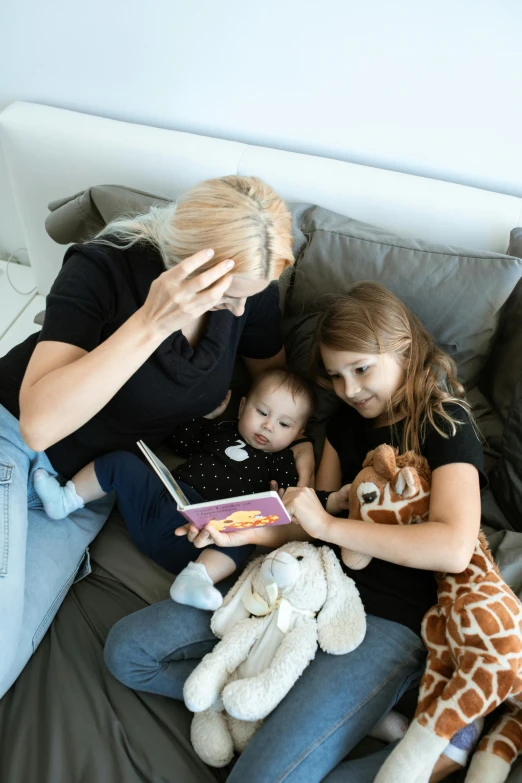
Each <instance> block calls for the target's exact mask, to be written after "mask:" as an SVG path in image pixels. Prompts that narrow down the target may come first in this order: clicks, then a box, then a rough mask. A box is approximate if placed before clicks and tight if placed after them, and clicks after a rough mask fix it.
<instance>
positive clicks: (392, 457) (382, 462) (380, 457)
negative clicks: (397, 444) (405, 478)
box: [371, 443, 397, 481]
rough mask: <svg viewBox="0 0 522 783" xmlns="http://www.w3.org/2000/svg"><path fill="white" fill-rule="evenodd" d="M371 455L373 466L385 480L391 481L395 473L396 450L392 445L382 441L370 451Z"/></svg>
mask: <svg viewBox="0 0 522 783" xmlns="http://www.w3.org/2000/svg"><path fill="white" fill-rule="evenodd" d="M371 453H372V455H373V467H374V468H375V470H376V471H377V473H378V474H379V476H382V477H383V478H385V479H386V480H387V481H393V479H394V478H395V475H396V473H397V461H396V450H395V449H394V448H392V446H388V444H386V443H383V444H382V445H381V446H378V447H377V448H376V449H375V450H374V451H372V452H371Z"/></svg>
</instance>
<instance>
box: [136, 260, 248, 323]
mask: <svg viewBox="0 0 522 783" xmlns="http://www.w3.org/2000/svg"><path fill="white" fill-rule="evenodd" d="M213 255H214V251H213V250H200V252H199V253H196V254H195V255H193V256H190V257H189V258H185V259H184V260H183V261H180V263H179V264H176V266H174V267H172V269H168V270H167V271H166V272H163V273H162V274H161V275H159V277H157V278H156V279H155V280H154V282H153V283H152V285H151V287H150V290H149V293H148V296H147V299H146V300H145V303H144V304H143V306H142V307H141V308H140V310H139V311H138V312H139V313H140V314H141V316H142V318H143V319H144V321H145V323H146V324H147V325H148V326H152V327H153V329H154V331H155V332H156V333H157V332H159V333H160V334H161V335H163V336H164V338H167V337H169V335H171V334H172V333H173V332H177V331H178V329H182V328H183V327H184V326H186V325H187V324H189V323H191V322H192V321H195V320H196V319H197V318H199V317H200V316H201V315H203V313H206V312H207V311H208V310H211V309H212V308H213V307H215V305H217V304H218V302H219V301H220V299H221V298H222V297H223V294H224V293H225V291H226V290H227V288H228V287H229V285H230V283H231V282H232V275H230V274H229V272H230V270H231V269H232V267H233V266H234V262H233V261H232V260H227V261H220V263H219V264H216V265H215V266H212V267H210V269H206V270H205V271H204V272H202V273H201V274H199V275H197V276H196V277H191V275H192V274H193V273H194V272H196V271H197V270H198V269H199V267H200V266H203V265H204V264H208V262H209V261H210V259H211V258H212V256H213Z"/></svg>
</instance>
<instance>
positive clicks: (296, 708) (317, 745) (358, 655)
mask: <svg viewBox="0 0 522 783" xmlns="http://www.w3.org/2000/svg"><path fill="white" fill-rule="evenodd" d="M232 583H233V579H229V580H226V581H225V582H222V583H220V584H219V585H218V587H219V588H220V589H222V590H223V591H224V592H226V591H227V589H228V588H229V587H230V585H231V584H232ZM210 616H211V615H210V613H209V612H204V611H201V610H199V609H194V608H193V607H190V606H184V605H182V604H176V603H174V601H162V602H160V603H158V604H154V605H153V606H149V607H147V608H145V609H142V610H140V611H139V612H136V613H134V614H131V615H129V616H128V617H124V618H123V619H122V620H120V621H119V622H118V623H117V624H116V625H115V626H114V628H113V629H112V630H111V632H110V633H109V636H108V638H107V643H106V647H105V660H106V663H107V666H108V667H109V669H110V671H111V672H112V673H113V675H114V676H115V677H117V678H118V679H119V680H121V682H123V683H124V684H125V685H127V686H128V687H130V688H134V689H135V690H142V691H149V692H150V693H158V694H162V695H164V696H170V697H171V698H173V699H179V700H181V699H183V684H184V682H185V680H186V679H187V677H188V675H189V674H190V673H191V672H192V670H193V669H194V668H195V667H196V666H197V664H198V663H199V660H200V659H201V658H202V657H203V656H204V655H205V654H206V653H208V652H210V651H211V650H212V648H213V647H214V645H215V644H216V642H217V639H216V638H215V636H214V635H213V634H212V632H211V631H210V627H209V621H210ZM425 658H426V653H425V649H424V645H423V644H422V641H421V639H420V637H418V636H417V635H416V634H415V633H414V632H413V631H411V630H410V629H409V628H406V626H403V625H400V624H399V623H394V622H391V621H390V620H383V619H382V618H380V617H375V616H373V615H369V616H368V617H367V632H366V637H365V639H364V641H363V643H362V644H361V645H360V646H359V647H358V648H357V649H356V650H354V652H352V653H349V654H347V655H327V654H325V653H323V652H322V651H321V650H318V651H317V653H316V656H315V659H314V660H313V661H312V663H311V664H310V665H309V666H308V668H307V669H306V670H305V671H304V673H303V675H302V676H301V677H300V678H299V680H298V681H297V683H296V684H295V685H294V686H293V688H292V690H291V691H290V693H289V694H288V695H287V696H286V697H285V698H284V699H283V701H282V702H281V704H280V705H279V706H278V707H277V708H276V709H275V710H274V712H272V713H271V715H269V716H268V718H267V719H266V720H265V722H264V724H263V725H262V727H261V728H260V729H259V731H258V732H257V734H256V735H255V736H254V738H253V740H252V741H251V743H250V744H249V745H248V747H247V749H246V750H245V751H244V753H242V755H241V756H240V757H239V761H238V762H237V763H236V765H235V767H234V768H233V770H232V773H231V774H230V776H229V778H228V781H229V783H244V781H245V780H248V782H249V783H282V781H284V782H285V783H303V781H306V783H315V781H317V782H318V781H321V780H323V778H325V777H326V776H327V775H328V773H329V772H331V770H333V769H334V768H335V767H337V765H339V764H340V762H341V761H342V760H343V758H344V757H345V756H346V755H347V753H349V752H350V750H351V749H352V748H353V747H354V746H355V745H357V743H358V742H359V741H360V740H361V739H362V738H363V737H364V736H365V735H366V734H367V733H368V731H369V730H370V729H371V728H372V727H373V726H374V725H375V724H376V723H377V722H378V720H379V719H380V718H381V717H383V716H384V715H385V714H386V713H387V712H388V711H389V710H390V709H391V708H392V707H393V706H394V704H395V703H396V702H397V700H398V699H399V697H400V696H401V695H402V693H403V692H404V691H406V690H407V689H408V688H409V687H411V686H412V685H413V684H415V683H416V682H418V680H419V679H420V677H421V675H422V672H423V670H424V664H425ZM386 751H388V749H386ZM385 755H386V753H379V754H376V756H375V759H374V758H373V757H368V758H367V759H364V760H357V761H349V762H345V763H344V764H342V766H341V767H339V768H338V770H336V771H335V772H333V773H332V778H328V781H330V779H331V780H332V781H337V780H343V781H350V783H370V782H371V781H373V779H374V777H375V775H376V773H377V770H378V768H379V766H380V764H382V762H383V760H384V757H385ZM341 771H342V776H341V777H337V775H338V774H339V773H340V772H341Z"/></svg>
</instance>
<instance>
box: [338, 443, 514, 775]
mask: <svg viewBox="0 0 522 783" xmlns="http://www.w3.org/2000/svg"><path fill="white" fill-rule="evenodd" d="M430 478H431V474H430V470H429V467H428V464H427V462H426V460H425V459H424V458H423V457H419V456H418V455H416V454H415V453H414V452H407V453H406V454H403V455H401V456H397V450H396V449H393V448H391V446H387V445H383V446H379V447H378V448H377V449H375V450H374V451H371V452H370V453H369V454H368V456H367V457H366V460H365V462H364V466H363V469H362V470H361V472H360V473H359V474H358V475H357V477H356V478H355V480H354V482H353V483H352V486H351V489H350V518H351V519H362V520H364V521H366V522H372V523H377V524H388V525H390V524H391V525H408V524H412V523H415V522H420V521H423V520H426V519H427V518H428V512H429V485H430ZM342 558H343V561H344V562H345V563H346V564H347V565H348V566H350V567H351V568H364V567H365V566H366V565H368V563H369V562H370V560H371V557H367V556H365V555H360V554H358V553H355V552H351V551H350V550H347V549H343V550H342ZM435 576H436V579H437V596H438V603H437V604H436V605H435V606H434V607H432V608H431V609H430V610H429V611H428V612H427V613H426V615H425V616H424V619H423V622H422V638H423V641H424V643H425V645H426V648H427V650H428V658H427V663H426V671H425V673H424V675H423V678H422V680H421V684H420V691H419V702H418V705H417V710H416V712H415V716H414V719H413V721H412V723H411V725H410V727H409V728H408V730H407V732H406V734H405V736H404V738H403V739H402V740H401V741H400V743H399V744H398V746H397V747H396V748H395V749H394V750H393V751H392V753H391V754H390V756H389V757H388V759H387V760H386V762H385V763H384V765H383V766H382V768H381V770H380V772H379V774H378V775H377V777H376V779H375V783H408V781H411V783H423V781H428V780H429V778H430V774H431V772H432V770H433V766H434V764H435V762H436V760H437V759H438V757H439V756H440V754H441V753H442V752H443V751H444V749H445V747H446V746H447V744H448V742H449V740H450V739H451V738H452V737H453V735H454V734H455V733H456V732H457V731H459V730H460V729H461V728H463V727H464V726H466V725H469V724H470V723H472V722H473V721H474V720H475V719H477V718H479V717H483V716H485V715H488V714H489V713H490V712H492V711H493V710H494V709H495V708H496V707H498V706H499V705H500V704H502V703H503V702H506V711H505V713H504V714H503V715H502V716H501V718H500V719H499V720H498V721H497V723H496V724H495V725H494V726H493V728H492V729H491V730H490V731H489V733H488V734H486V736H485V737H483V739H482V740H481V742H480V744H479V746H478V749H477V751H476V752H475V754H474V756H473V758H472V761H471V764H470V767H469V770H468V773H467V776H466V783H503V781H505V780H506V778H507V776H508V774H509V770H510V767H511V764H512V763H513V762H514V760H515V759H516V758H517V756H518V754H519V753H521V752H522V604H521V602H520V601H519V599H518V598H517V596H516V595H515V594H514V593H513V592H512V591H511V590H510V588H509V587H508V586H507V584H506V583H505V582H504V580H503V579H502V576H501V575H500V572H499V570H498V568H497V566H496V564H495V562H494V560H493V557H492V555H491V552H490V551H489V546H488V544H487V541H486V538H485V536H484V535H483V533H482V532H480V533H479V538H478V541H477V545H476V547H475V551H474V552H473V556H472V558H471V562H470V564H469V566H468V567H467V568H466V569H465V571H462V573H460V574H447V573H436V574H435Z"/></svg>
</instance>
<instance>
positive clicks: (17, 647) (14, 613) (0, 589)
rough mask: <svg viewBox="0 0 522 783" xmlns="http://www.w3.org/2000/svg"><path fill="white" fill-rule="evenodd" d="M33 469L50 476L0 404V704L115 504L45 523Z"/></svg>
mask: <svg viewBox="0 0 522 783" xmlns="http://www.w3.org/2000/svg"><path fill="white" fill-rule="evenodd" d="M37 468H45V470H47V471H48V472H49V473H51V474H52V475H56V471H55V470H54V469H53V467H52V465H51V463H50V462H49V459H48V458H47V456H46V455H45V453H38V452H35V451H32V449H30V448H29V447H28V446H27V445H26V444H25V443H24V441H23V440H22V437H21V435H20V428H19V426H18V421H17V419H15V418H14V416H12V415H11V414H10V413H9V412H8V411H7V410H6V409H5V408H4V407H3V406H2V405H0V697H1V696H3V694H4V693H5V692H6V691H7V690H8V688H10V686H11V685H12V684H13V682H14V681H15V680H16V678H17V677H18V675H19V674H20V672H21V671H22V669H23V668H24V666H25V664H26V663H27V661H28V660H29V658H30V657H31V655H32V654H33V652H34V651H35V650H36V648H37V646H38V644H39V643H40V641H41V639H42V637H43V635H44V634H45V632H46V630H47V629H48V627H49V625H50V624H51V620H52V619H53V617H54V616H55V614H56V612H57V611H58V608H59V606H60V604H61V603H62V601H63V599H64V597H65V595H66V593H67V591H68V589H69V587H70V586H71V585H72V583H73V582H75V581H77V580H79V579H82V578H83V577H84V576H87V574H88V573H89V572H90V565H89V557H88V550H87V547H88V546H89V544H90V543H91V541H92V540H93V539H94V537H95V536H96V535H97V533H99V531H100V529H101V528H102V526H103V524H104V522H105V520H106V519H107V517H108V515H109V513H110V511H111V508H112V505H113V503H114V498H113V496H110V495H109V496H107V497H105V498H103V499H102V500H98V501H96V502H95V503H89V505H88V506H87V507H85V508H83V509H81V510H79V511H76V512H75V513H74V514H71V516H69V517H67V518H66V519H62V520H59V521H54V520H52V519H49V517H48V516H47V514H46V513H45V511H44V510H43V507H42V504H41V502H40V499H39V498H38V496H37V495H36V493H35V491H34V487H33V474H34V471H35V470H36V469H37Z"/></svg>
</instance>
